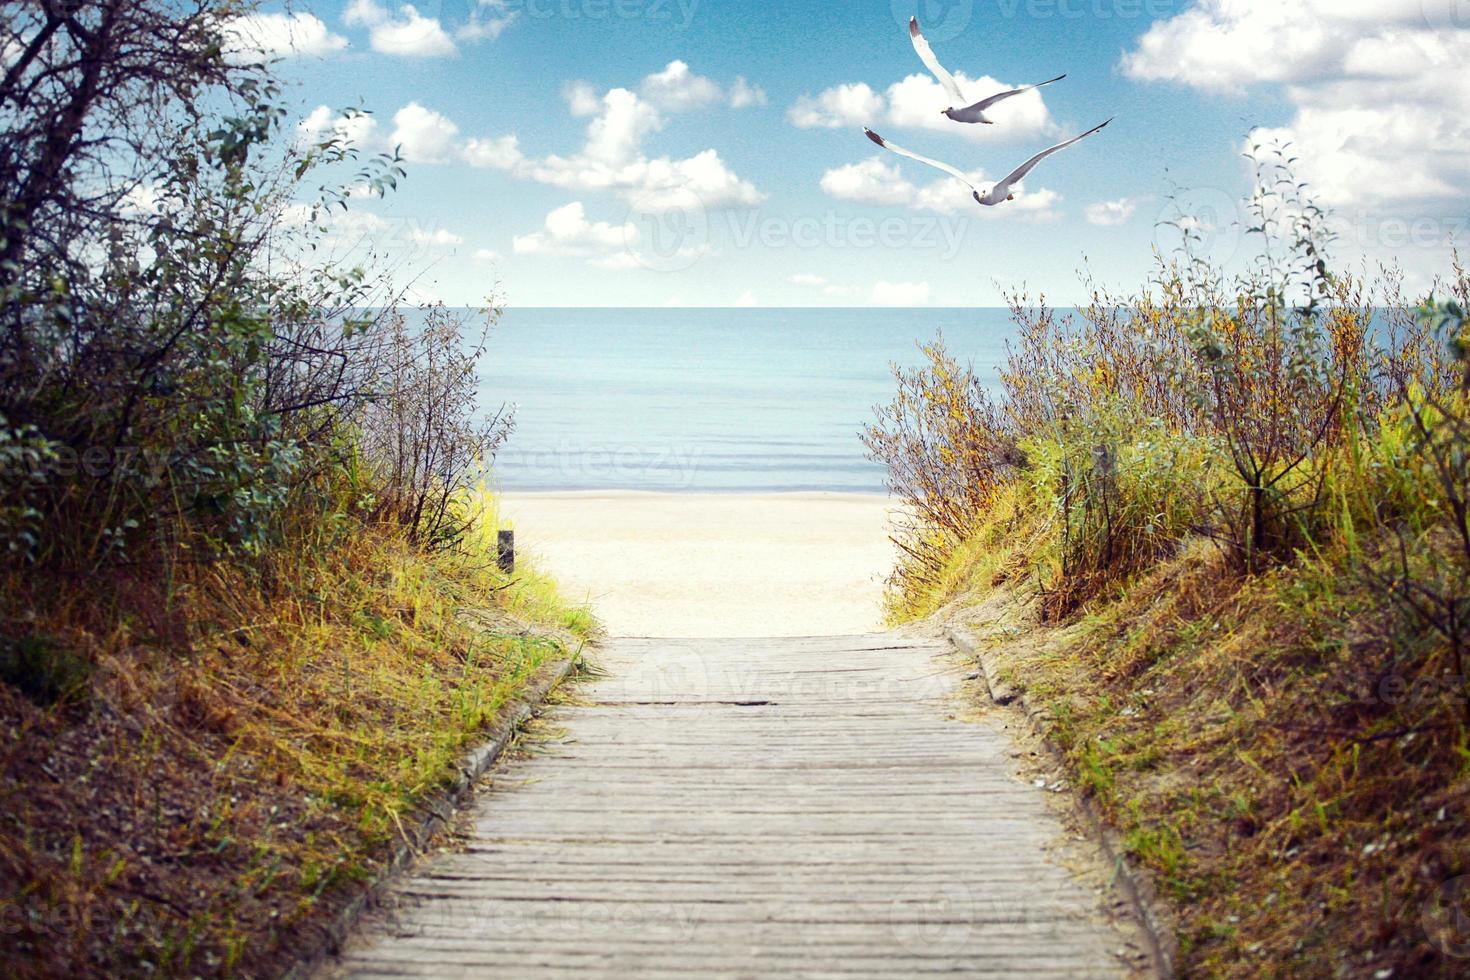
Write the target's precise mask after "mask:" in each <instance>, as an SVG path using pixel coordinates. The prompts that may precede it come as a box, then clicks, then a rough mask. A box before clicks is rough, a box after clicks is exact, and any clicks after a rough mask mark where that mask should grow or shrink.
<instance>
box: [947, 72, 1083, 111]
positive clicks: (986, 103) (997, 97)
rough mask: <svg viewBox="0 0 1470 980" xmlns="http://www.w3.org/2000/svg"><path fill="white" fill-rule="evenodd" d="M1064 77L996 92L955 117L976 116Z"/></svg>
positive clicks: (966, 107) (1060, 76) (1059, 76)
mask: <svg viewBox="0 0 1470 980" xmlns="http://www.w3.org/2000/svg"><path fill="white" fill-rule="evenodd" d="M1066 77H1067V76H1066V75H1058V76H1057V77H1056V78H1048V79H1047V80H1046V81H1044V82H1037V83H1036V84H1035V85H1023V86H1021V87H1020V88H1013V89H1011V90H1010V91H1009V92H997V93H996V94H994V95H992V96H991V97H990V98H988V99H981V100H980V101H979V102H976V103H975V104H974V105H971V106H965V108H963V109H961V110H959V111H958V113H956V114H957V115H972V114H978V113H981V112H984V111H985V110H986V109H989V108H990V107H991V106H993V105H995V104H996V103H997V102H1000V101H1002V100H1004V99H1009V98H1010V97H1011V96H1013V95H1020V94H1021V93H1022V92H1029V91H1031V90H1032V89H1034V88H1041V86H1043V85H1050V84H1051V83H1052V82H1060V81H1061V80H1062V79H1064V78H1066Z"/></svg>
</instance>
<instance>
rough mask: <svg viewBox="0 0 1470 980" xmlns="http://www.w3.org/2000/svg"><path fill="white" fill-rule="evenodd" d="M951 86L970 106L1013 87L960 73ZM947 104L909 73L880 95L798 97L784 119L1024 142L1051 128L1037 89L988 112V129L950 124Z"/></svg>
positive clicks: (852, 85) (851, 92)
mask: <svg viewBox="0 0 1470 980" xmlns="http://www.w3.org/2000/svg"><path fill="white" fill-rule="evenodd" d="M955 81H956V82H958V83H959V85H960V88H961V90H962V91H964V92H965V93H966V94H967V95H973V96H974V97H975V101H979V100H980V99H981V98H984V96H985V95H986V94H993V93H995V92H1000V91H1003V90H1005V89H1009V88H1015V86H1014V85H1012V84H1010V83H1008V82H1001V81H997V80H996V79H994V78H991V77H990V76H988V75H984V76H981V77H979V78H975V79H972V78H969V77H968V76H966V75H965V74H964V73H963V72H956V73H955ZM953 101H954V100H953V99H951V98H950V97H949V94H948V93H947V92H945V90H944V89H943V88H942V87H941V86H940V84H939V83H938V82H937V81H935V79H934V78H933V76H931V75H923V74H914V75H909V76H907V77H905V78H904V79H903V80H902V81H898V82H894V83H893V84H892V85H890V86H888V89H887V91H886V92H884V93H882V94H880V93H878V92H875V91H874V90H873V89H872V88H871V87H870V86H868V85H867V84H866V83H865V82H849V83H846V84H843V85H835V86H833V87H831V88H829V89H826V90H824V91H822V92H821V93H820V94H818V95H817V96H816V97H812V96H802V97H801V98H799V99H797V100H796V102H795V104H793V105H792V106H791V109H790V110H789V111H788V112H787V114H786V115H787V118H788V119H789V120H790V121H791V124H792V125H793V126H796V127H798V128H800V129H817V128H827V129H839V128H842V127H850V126H870V127H873V128H878V129H881V128H882V127H884V126H895V127H898V128H900V129H928V130H935V131H940V132H945V133H949V134H951V135H963V136H968V137H970V138H972V139H989V140H1012V139H1016V140H1019V139H1026V138H1030V137H1034V136H1039V135H1042V134H1045V133H1050V132H1053V131H1054V130H1055V129H1056V127H1055V125H1054V124H1053V122H1052V118H1051V112H1050V111H1049V110H1048V109H1047V107H1046V102H1045V100H1044V99H1043V97H1042V90H1041V89H1033V90H1031V91H1030V92H1025V93H1023V94H1021V95H1016V96H1012V97H1011V98H1009V99H1006V100H1005V101H1004V102H1000V103H998V104H996V105H995V107H994V108H992V109H991V110H989V113H988V115H990V116H991V117H992V118H993V119H995V121H996V124H995V125H994V126H986V125H983V124H978V123H977V124H975V125H956V124H955V123H954V122H953V121H951V120H950V119H948V118H946V117H945V116H944V115H942V114H941V110H943V109H945V108H947V107H949V106H950V105H951V104H952V103H953Z"/></svg>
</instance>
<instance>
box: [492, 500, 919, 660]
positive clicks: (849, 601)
mask: <svg viewBox="0 0 1470 980" xmlns="http://www.w3.org/2000/svg"><path fill="white" fill-rule="evenodd" d="M892 508H893V505H892V503H891V502H890V501H889V500H888V498H886V497H883V496H879V495H876V494H839V493H769V494H713V493H710V494H693V493H689V494H672V493H636V492H621V491H593V492H580V493H572V492H567V493H510V494H506V495H505V499H504V503H503V509H504V514H505V516H506V517H508V518H509V519H510V520H511V521H512V522H513V524H514V527H515V529H516V547H517V550H518V551H519V552H521V553H523V554H529V555H533V556H534V557H535V558H536V559H537V560H538V564H539V565H540V566H541V567H542V568H544V569H546V570H547V571H549V572H550V573H552V574H553V575H555V576H556V577H557V579H558V580H559V581H560V582H561V584H562V586H563V589H564V591H565V592H566V593H567V594H568V596H570V597H572V598H575V599H583V598H585V599H587V600H588V601H589V602H590V603H591V605H592V607H593V609H594V610H595V611H596V612H597V614H598V616H599V617H600V618H601V619H602V621H603V623H604V624H605V625H606V626H607V629H608V632H609V633H610V634H611V635H613V636H710V637H721V636H807V635H828V634H833V635H835V634H844V633H861V632H867V631H870V630H874V629H878V628H880V626H881V610H880V603H881V596H882V583H883V579H884V578H885V577H886V576H887V575H888V573H889V571H890V570H891V568H892V564H893V546H892V545H891V544H890V543H889V542H888V538H887V522H888V515H889V512H890V511H891V510H892Z"/></svg>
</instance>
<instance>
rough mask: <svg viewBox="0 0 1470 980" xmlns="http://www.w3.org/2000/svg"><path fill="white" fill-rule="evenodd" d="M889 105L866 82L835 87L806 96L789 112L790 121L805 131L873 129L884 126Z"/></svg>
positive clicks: (797, 101) (798, 100) (787, 115)
mask: <svg viewBox="0 0 1470 980" xmlns="http://www.w3.org/2000/svg"><path fill="white" fill-rule="evenodd" d="M885 106H886V103H885V102H884V101H883V96H881V95H879V94H878V93H877V92H874V91H873V90H872V88H870V87H869V86H868V85H867V83H866V82H849V83H847V84H844V85H834V86H833V87H831V88H829V89H826V90H824V91H823V92H822V93H821V94H819V95H817V96H815V97H814V96H809V95H803V96H802V97H801V98H799V99H797V100H796V102H795V104H794V105H792V107H791V108H790V109H789V110H788V111H787V113H786V118H788V119H790V120H791V124H792V125H793V126H797V127H799V128H801V129H818V128H826V129H840V128H843V127H848V126H873V125H878V124H879V123H881V122H882V116H883V110H884V108H885Z"/></svg>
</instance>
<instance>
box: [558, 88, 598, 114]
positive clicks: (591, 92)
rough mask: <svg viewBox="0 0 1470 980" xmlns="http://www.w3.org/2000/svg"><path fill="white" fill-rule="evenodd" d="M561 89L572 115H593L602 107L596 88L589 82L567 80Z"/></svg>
mask: <svg viewBox="0 0 1470 980" xmlns="http://www.w3.org/2000/svg"><path fill="white" fill-rule="evenodd" d="M561 91H562V95H563V96H565V97H566V100H567V106H568V108H570V109H571V111H572V115H574V116H578V117H581V116H595V115H597V110H598V109H600V108H602V100H601V99H599V98H598V97H597V90H596V89H594V88H593V87H592V83H591V82H567V83H566V84H565V85H563V86H562V90H561Z"/></svg>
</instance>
